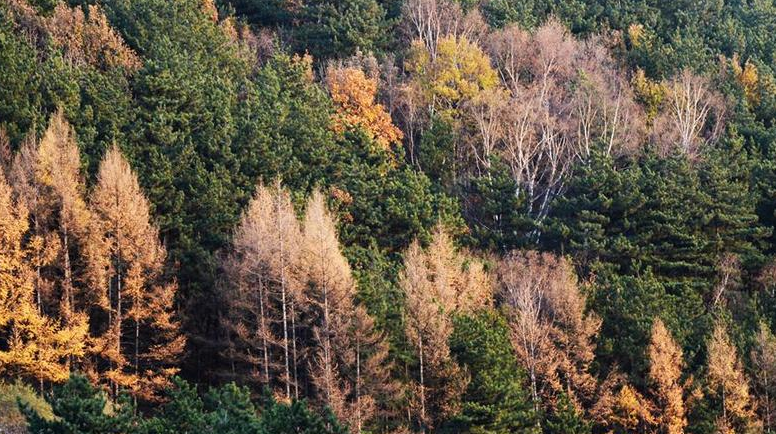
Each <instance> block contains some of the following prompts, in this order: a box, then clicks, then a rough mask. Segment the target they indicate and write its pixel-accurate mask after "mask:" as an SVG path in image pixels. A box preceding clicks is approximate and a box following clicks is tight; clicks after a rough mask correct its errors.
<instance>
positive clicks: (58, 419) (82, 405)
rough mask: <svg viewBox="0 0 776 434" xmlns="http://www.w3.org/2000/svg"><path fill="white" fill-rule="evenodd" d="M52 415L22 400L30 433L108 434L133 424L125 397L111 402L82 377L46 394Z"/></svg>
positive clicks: (127, 430)
mask: <svg viewBox="0 0 776 434" xmlns="http://www.w3.org/2000/svg"><path fill="white" fill-rule="evenodd" d="M46 401H47V402H48V403H49V405H50V406H51V412H52V413H53V415H54V417H53V418H52V417H51V416H50V415H49V414H48V411H45V409H44V411H41V407H40V406H35V407H33V406H30V405H27V404H25V403H22V404H21V406H22V412H23V413H24V415H25V417H26V418H27V423H28V425H29V430H30V432H33V433H50V434H111V433H116V434H119V433H122V434H123V433H127V432H132V430H133V429H135V427H136V426H137V421H136V419H135V416H134V414H135V408H134V406H133V405H132V403H131V401H130V400H129V399H124V398H122V399H121V400H120V401H119V402H117V403H115V404H112V403H110V401H109V400H108V398H107V396H106V395H105V393H104V392H102V391H100V390H98V389H96V388H94V387H93V386H92V385H91V384H89V381H88V380H87V379H86V377H83V376H80V375H73V376H71V377H70V380H69V381H68V382H67V383H65V384H63V385H59V386H54V390H53V392H52V393H51V394H48V395H46Z"/></svg>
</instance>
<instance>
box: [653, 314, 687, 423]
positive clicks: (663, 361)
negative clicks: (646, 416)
mask: <svg viewBox="0 0 776 434" xmlns="http://www.w3.org/2000/svg"><path fill="white" fill-rule="evenodd" d="M647 354H648V355H649V362H650V363H649V379H650V381H651V382H652V384H653V385H654V387H655V391H654V393H655V396H656V398H657V401H658V402H659V406H658V408H660V409H661V413H659V414H658V415H657V417H658V419H659V420H660V424H661V425H662V427H663V432H665V433H667V434H682V433H683V432H684V428H685V427H686V426H687V417H686V416H685V407H684V400H683V397H682V394H683V392H684V391H683V388H682V385H681V384H680V382H679V380H680V377H681V375H682V366H684V360H683V359H682V350H681V349H680V348H679V346H678V345H677V344H676V342H674V340H673V338H672V337H671V333H670V332H669V331H668V329H666V327H665V325H664V324H663V321H661V320H660V319H659V318H656V319H655V322H654V323H653V325H652V337H651V339H650V343H649V348H648V349H647Z"/></svg>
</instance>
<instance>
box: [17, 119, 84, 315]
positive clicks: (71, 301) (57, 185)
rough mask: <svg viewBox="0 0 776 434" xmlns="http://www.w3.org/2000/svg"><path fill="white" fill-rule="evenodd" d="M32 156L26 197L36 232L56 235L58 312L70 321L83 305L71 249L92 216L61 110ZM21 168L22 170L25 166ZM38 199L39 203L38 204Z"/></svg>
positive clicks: (71, 134) (71, 136) (74, 146)
mask: <svg viewBox="0 0 776 434" xmlns="http://www.w3.org/2000/svg"><path fill="white" fill-rule="evenodd" d="M34 156H35V157H37V161H36V164H35V166H34V170H35V171H34V173H33V174H27V176H26V177H27V178H32V180H33V182H34V183H37V184H38V186H37V187H36V186H30V187H29V189H30V190H31V192H30V193H31V194H27V195H25V197H27V201H28V202H29V203H30V204H31V205H33V206H34V207H35V208H34V209H35V211H36V213H37V215H35V216H34V217H33V221H34V222H35V225H36V235H37V236H38V237H42V239H43V240H45V239H46V238H47V237H49V236H50V234H49V233H47V232H48V231H51V232H52V233H53V234H55V236H57V237H58V238H59V246H61V250H60V252H59V255H58V256H59V259H58V261H57V262H58V264H57V268H59V269H60V270H61V273H62V275H63V277H62V279H61V282H60V284H59V286H60V287H61V294H60V300H59V303H58V305H59V309H58V314H59V315H60V317H61V318H62V319H63V320H64V321H65V323H70V322H71V321H76V320H78V318H76V316H75V315H74V314H75V312H77V311H79V310H82V309H84V308H85V307H86V306H84V305H83V303H82V305H81V306H76V303H75V296H76V289H77V288H76V287H75V284H74V277H73V265H72V262H73V261H72V259H71V254H72V252H71V251H72V250H73V246H74V245H78V244H80V246H78V247H81V248H83V244H84V243H85V242H86V236H87V228H88V225H89V222H90V220H91V216H90V213H89V210H88V209H87V206H86V201H85V200H84V194H85V190H86V187H85V186H84V181H83V178H82V176H81V158H80V153H79V151H78V145H77V144H76V141H75V132H74V131H73V129H72V128H71V127H70V124H69V123H68V122H67V121H66V120H65V118H64V114H63V113H62V110H58V111H57V112H56V113H55V114H54V115H52V117H51V119H50V121H49V126H48V128H47V129H46V133H45V134H44V135H43V138H42V139H41V140H40V144H39V145H38V150H37V153H35V154H34ZM21 170H25V169H24V167H22V168H21ZM22 188H24V187H22ZM35 190H38V191H39V192H40V196H39V197H37V198H36V197H34V196H35V195H36V193H35ZM38 200H39V201H41V202H42V203H37V201H38ZM47 244H50V243H47ZM42 262H44V261H42V260H40V259H39V262H38V264H36V265H37V266H38V267H40V265H42ZM40 284H42V282H39V283H38V285H40ZM84 319H85V318H82V317H81V318H80V320H84Z"/></svg>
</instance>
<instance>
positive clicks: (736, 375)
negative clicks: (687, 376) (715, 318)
mask: <svg viewBox="0 0 776 434" xmlns="http://www.w3.org/2000/svg"><path fill="white" fill-rule="evenodd" d="M708 353H709V362H708V384H709V388H710V389H711V391H712V393H714V394H716V395H717V396H719V397H720V398H721V399H722V416H721V417H720V419H719V421H718V429H719V430H720V432H725V430H729V429H733V428H736V427H740V428H742V429H744V430H746V431H747V432H748V431H749V430H750V429H754V428H755V427H756V426H758V425H759V424H760V422H759V421H758V420H757V417H756V415H755V413H754V410H753V403H752V399H751V396H750V395H749V380H748V379H747V378H746V376H745V374H744V371H743V365H742V363H741V360H740V358H739V357H738V353H737V352H736V347H735V346H734V345H733V343H732V342H730V338H729V337H728V332H727V329H726V327H725V325H724V324H722V323H721V322H718V323H717V324H716V325H715V327H714V332H713V333H712V336H711V339H710V341H709V347H708ZM731 427H733V428H731Z"/></svg>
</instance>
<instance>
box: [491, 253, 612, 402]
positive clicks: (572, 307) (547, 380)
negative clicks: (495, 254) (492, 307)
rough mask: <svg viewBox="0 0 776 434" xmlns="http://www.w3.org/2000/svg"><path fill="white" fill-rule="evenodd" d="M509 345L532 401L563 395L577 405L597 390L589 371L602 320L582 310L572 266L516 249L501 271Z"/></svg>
mask: <svg viewBox="0 0 776 434" xmlns="http://www.w3.org/2000/svg"><path fill="white" fill-rule="evenodd" d="M499 275H500V282H501V298H502V299H503V300H504V303H505V305H506V307H507V311H508V313H509V319H510V325H511V328H512V339H513V345H514V347H515V350H516V352H517V355H518V359H519V360H520V361H521V363H522V364H523V366H524V367H525V369H526V371H527V372H528V376H529V381H530V387H531V393H532V397H533V400H534V405H535V407H536V410H537V411H538V410H539V409H540V408H539V406H540V404H541V402H542V399H545V398H549V400H550V402H552V401H553V399H554V397H555V396H556V395H557V394H560V393H565V394H566V395H568V397H569V398H570V399H571V400H572V402H573V403H574V404H575V406H577V408H578V409H585V408H590V407H591V406H592V405H593V404H594V403H593V402H592V400H593V395H594V394H595V391H596V381H595V378H594V377H593V376H592V375H591V373H590V365H591V363H592V362H593V358H594V351H595V342H594V339H595V337H596V336H597V334H598V330H599V328H600V325H601V321H600V319H599V318H598V317H596V316H595V315H594V314H588V313H586V311H585V298H584V296H583V294H582V293H581V292H580V289H579V288H578V284H577V280H576V276H575V275H574V272H573V269H572V267H571V264H569V262H568V261H567V260H565V259H563V258H559V257H556V256H554V255H552V254H549V253H538V252H535V251H515V252H512V253H511V254H510V255H508V256H507V257H506V258H504V259H503V260H502V262H501V265H500V270H499Z"/></svg>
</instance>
